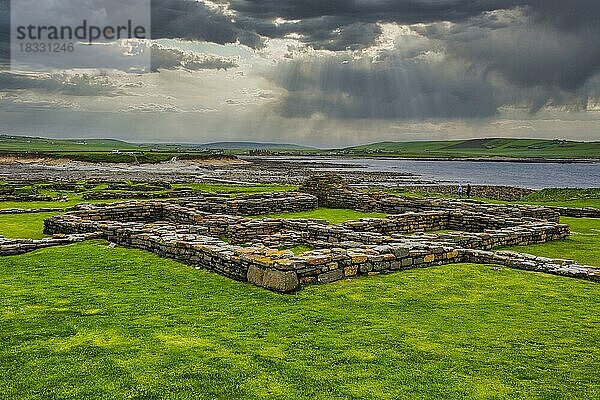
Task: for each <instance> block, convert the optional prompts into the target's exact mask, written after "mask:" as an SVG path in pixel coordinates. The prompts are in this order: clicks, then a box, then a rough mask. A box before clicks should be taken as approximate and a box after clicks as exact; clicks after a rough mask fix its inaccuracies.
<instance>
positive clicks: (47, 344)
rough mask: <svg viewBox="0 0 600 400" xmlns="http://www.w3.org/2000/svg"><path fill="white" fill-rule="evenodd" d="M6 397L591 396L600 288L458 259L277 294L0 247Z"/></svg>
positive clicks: (114, 254) (201, 277) (195, 276)
mask: <svg viewBox="0 0 600 400" xmlns="http://www.w3.org/2000/svg"><path fill="white" fill-rule="evenodd" d="M0 292H1V293H2V296H0V312H1V313H2V318H0V336H1V338H2V340H1V341H0V387H1V388H2V397H3V398H7V399H58V398H60V399H82V398H85V399H123V398H133V399H163V398H169V399H175V398H176V399H204V398H205V399H214V398H223V399H236V398H240V399H253V398H263V399H299V398H310V399H336V398H354V399H396V398H415V399H436V400H437V399H440V398H443V399H465V398H480V399H491V398H494V399H515V398H522V399H526V398H527V399H529V398H547V399H550V398H552V399H559V398H565V399H567V398H568V399H592V398H599V397H600V375H599V374H598V370H599V369H600V329H598V326H599V325H600V303H599V302H598V301H597V300H598V298H599V297H600V285H598V284H595V283H592V282H587V281H581V280H574V279H568V278H562V277H556V276H550V275H544V274H538V273H531V272H524V271H516V270H510V269H504V270H502V271H494V270H493V269H492V268H491V267H488V266H476V265H466V264H461V265H450V266H444V267H437V268H428V269H422V270H412V271H404V272H399V273H395V274H391V275H385V276H383V275H382V276H371V277H364V278H359V279H354V280H349V281H339V282H336V283H333V284H328V285H322V286H309V287H306V288H304V289H302V290H301V291H300V292H298V293H297V294H295V295H279V294H275V293H272V292H269V291H266V290H263V289H260V288H257V287H254V286H251V285H249V284H246V283H239V282H234V281H231V280H229V279H227V278H224V277H222V276H220V275H217V274H213V273H210V272H206V271H197V270H194V269H193V268H191V267H188V266H184V265H181V264H179V263H177V262H174V261H171V260H166V259H161V258H159V257H157V256H155V255H153V254H149V253H146V252H143V251H138V250H129V249H121V248H116V249H110V248H108V247H107V246H106V243H105V242H99V241H98V242H87V243H82V244H77V245H71V246H66V247H57V248H50V249H44V250H41V251H37V252H34V253H30V254H26V255H22V256H14V257H6V258H0Z"/></svg>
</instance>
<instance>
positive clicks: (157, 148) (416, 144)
mask: <svg viewBox="0 0 600 400" xmlns="http://www.w3.org/2000/svg"><path fill="white" fill-rule="evenodd" d="M203 146H205V147H206V148H210V149H213V150H215V149H217V148H220V149H224V151H225V153H226V154H248V153H249V152H252V151H253V150H255V149H258V150H262V151H265V152H266V153H268V152H270V151H274V152H277V153H278V154H286V153H293V154H312V155H319V154H323V155H330V154H331V152H334V154H337V155H348V156H368V157H377V156H381V157H383V156H385V157H408V158H428V157H432V158H438V157H442V158H467V157H484V158H485V157H507V158H556V159H569V158H582V159H583V158H585V159H598V158H600V142H575V141H565V140H543V139H502V138H493V139H471V140H447V141H413V142H380V143H373V144H368V145H363V146H353V147H348V148H342V149H334V150H323V149H321V150H320V149H316V148H308V147H303V146H298V145H287V144H279V143H251V142H250V143H248V142H222V143H211V144H206V145H196V144H164V143H163V144H151V143H145V144H135V143H127V142H124V141H120V140H114V139H81V140H78V139H70V140H66V139H46V138H33V137H20V136H6V135H0V153H28V154H38V155H48V156H53V157H68V158H72V159H76V160H81V161H90V162H107V161H111V162H136V161H137V162H159V161H165V160H168V159H170V158H171V157H175V156H177V157H180V158H182V157H183V158H185V157H186V156H187V157H195V156H199V155H202V154H206V149H204V148H203ZM113 150H119V151H120V152H122V153H126V152H137V153H138V154H137V155H136V156H135V157H134V156H132V155H128V154H113V153H112V151H113ZM139 153H143V154H139ZM253 154H254V153H253ZM258 154H261V153H258Z"/></svg>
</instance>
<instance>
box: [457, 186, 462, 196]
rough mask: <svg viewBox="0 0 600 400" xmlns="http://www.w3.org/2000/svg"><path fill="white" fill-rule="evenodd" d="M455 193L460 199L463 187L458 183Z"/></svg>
mask: <svg viewBox="0 0 600 400" xmlns="http://www.w3.org/2000/svg"><path fill="white" fill-rule="evenodd" d="M457 193H458V198H459V199H462V194H463V187H462V185H458V190H457Z"/></svg>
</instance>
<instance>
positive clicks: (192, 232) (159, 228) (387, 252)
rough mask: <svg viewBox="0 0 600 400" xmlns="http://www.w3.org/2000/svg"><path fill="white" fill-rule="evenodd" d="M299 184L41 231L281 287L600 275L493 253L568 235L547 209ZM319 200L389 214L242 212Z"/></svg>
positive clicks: (130, 205) (120, 212) (117, 207)
mask: <svg viewBox="0 0 600 400" xmlns="http://www.w3.org/2000/svg"><path fill="white" fill-rule="evenodd" d="M301 190H302V191H300V192H288V193H274V194H260V195H247V196H240V197H236V198H228V197H222V196H202V197H196V198H188V199H180V200H172V201H163V202H126V203H118V204H113V205H94V206H91V205H87V206H82V207H81V209H79V210H76V211H73V212H69V213H67V214H64V215H59V216H55V217H53V218H49V219H47V220H46V221H45V232H46V233H48V234H55V235H56V234H62V235H65V236H63V237H62V238H63V239H64V240H73V241H77V240H85V238H103V239H106V240H108V241H110V242H112V243H115V244H118V245H121V246H125V247H131V248H138V249H143V250H147V251H151V252H153V253H156V254H158V255H160V256H163V257H169V258H173V259H175V260H178V261H181V262H183V263H185V264H188V265H191V266H193V267H195V268H205V269H207V270H210V271H214V272H216V273H219V274H221V275H224V276H227V277H229V278H232V279H235V280H238V281H245V282H250V283H252V284H255V285H258V286H261V287H264V288H267V289H269V290H274V291H277V292H282V293H289V292H292V291H295V290H297V289H298V288H299V287H301V286H302V285H306V284H318V283H329V282H334V281H337V280H340V279H346V278H351V277H354V276H358V275H373V274H380V273H390V272H394V271H399V270H405V269H412V268H425V267H429V266H435V265H444V264H450V263H458V262H473V263H490V264H500V265H505V266H508V267H511V268H520V269H528V270H533V271H541V272H548V273H552V274H558V275H564V276H569V277H577V278H585V279H590V280H600V273H598V271H599V269H597V268H594V267H588V266H579V265H577V264H575V263H573V262H570V261H566V260H550V259H544V258H539V257H533V256H528V255H523V254H519V253H507V252H497V253H494V252H491V251H490V250H493V249H496V248H499V247H503V246H512V245H527V244H534V243H545V242H548V241H551V240H559V239H566V238H568V237H569V233H570V232H569V227H568V226H567V225H565V224H560V223H559V222H558V217H559V215H558V212H556V211H554V210H551V209H547V208H544V207H534V206H515V207H512V206H504V205H493V204H484V203H470V202H456V201H452V200H445V199H411V198H401V197H400V198H399V197H395V196H390V195H386V194H368V193H363V192H359V191H354V190H352V189H350V188H348V186H347V185H345V184H344V182H343V181H342V180H341V179H339V178H335V177H332V176H328V177H317V178H315V179H311V180H309V181H308V182H306V184H305V185H304V186H303V187H302V189H301ZM317 205H322V206H328V207H332V206H337V207H343V208H353V209H358V210H365V211H382V212H387V213H390V214H393V215H390V216H388V217H386V218H363V219H360V220H356V221H348V222H345V223H342V224H333V225H332V224H328V223H327V222H326V221H323V220H318V219H275V218H263V219H253V218H248V217H247V216H248V215H257V214H266V213H279V212H284V211H306V210H311V209H314V208H316V207H317ZM436 231H441V232H436ZM86 235H87V236H86ZM60 238H61V236H55V238H54V239H45V242H46V243H55V241H56V240H59V239H60ZM81 238H84V239H81ZM1 243H2V242H1V241H0V244H1ZM42 243H43V242H42V241H39V246H40V247H47V246H45V245H44V244H42ZM36 244H37V242H36V241H30V242H28V244H26V243H23V247H19V246H20V245H19V244H18V243H16V242H13V243H12V246H13V247H11V248H10V249H8V248H4V247H0V249H2V250H0V251H4V253H0V254H17V253H19V252H22V251H21V250H24V251H29V249H33V248H36V247H35V246H36ZM48 245H52V244H48ZM298 245H304V246H309V247H311V248H313V250H310V251H306V252H304V253H302V254H300V255H295V254H294V253H293V252H292V251H291V250H290V249H291V248H293V247H295V246H298ZM15 246H16V247H15ZM8 251H11V252H12V253H9V252H8Z"/></svg>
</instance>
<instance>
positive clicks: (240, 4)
mask: <svg viewBox="0 0 600 400" xmlns="http://www.w3.org/2000/svg"><path fill="white" fill-rule="evenodd" d="M229 3H230V8H231V9H234V10H236V11H238V12H240V13H242V14H243V15H250V16H253V17H254V18H264V19H267V18H276V17H281V18H285V19H288V20H295V19H311V18H319V17H323V16H336V17H340V18H352V19H354V20H356V21H363V22H377V21H390V22H400V23H404V24H408V23H420V22H435V21H460V20H464V19H466V18H469V17H472V16H476V15H479V14H481V13H482V12H485V11H492V10H497V9H500V8H510V7H515V6H519V5H525V4H527V1H526V0H488V1H472V0H446V1H432V0H328V1H323V0H304V1H302V0H300V1H299V0H231V1H230V2H229Z"/></svg>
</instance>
